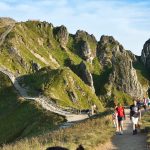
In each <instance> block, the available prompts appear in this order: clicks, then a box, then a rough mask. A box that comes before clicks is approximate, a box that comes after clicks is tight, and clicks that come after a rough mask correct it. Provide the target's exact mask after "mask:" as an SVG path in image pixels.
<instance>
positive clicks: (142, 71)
mask: <svg viewBox="0 0 150 150" xmlns="http://www.w3.org/2000/svg"><path fill="white" fill-rule="evenodd" d="M133 67H134V68H135V69H136V72H137V76H138V80H139V81H140V83H141V84H142V85H143V86H147V85H149V84H150V82H149V81H150V72H149V71H148V70H147V69H146V68H145V66H144V65H143V64H141V63H140V62H138V61H137V62H135V63H134V64H133Z"/></svg>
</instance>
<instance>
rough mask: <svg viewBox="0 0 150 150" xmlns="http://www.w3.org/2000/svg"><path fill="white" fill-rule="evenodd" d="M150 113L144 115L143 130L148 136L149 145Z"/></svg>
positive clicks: (149, 142)
mask: <svg viewBox="0 0 150 150" xmlns="http://www.w3.org/2000/svg"><path fill="white" fill-rule="evenodd" d="M149 116H150V112H149V111H148V112H146V113H144V115H143V117H142V129H144V131H145V132H146V134H147V140H146V142H147V144H148V145H150V118H149Z"/></svg>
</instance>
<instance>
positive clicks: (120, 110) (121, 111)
mask: <svg viewBox="0 0 150 150" xmlns="http://www.w3.org/2000/svg"><path fill="white" fill-rule="evenodd" d="M116 111H117V114H118V130H119V134H120V135H122V134H123V119H124V120H125V111H124V107H123V106H122V105H121V103H119V105H118V106H117V108H116Z"/></svg>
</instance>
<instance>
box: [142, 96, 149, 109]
mask: <svg viewBox="0 0 150 150" xmlns="http://www.w3.org/2000/svg"><path fill="white" fill-rule="evenodd" d="M147 104H148V102H147V98H146V97H145V96H144V98H143V107H144V110H145V111H146V109H147Z"/></svg>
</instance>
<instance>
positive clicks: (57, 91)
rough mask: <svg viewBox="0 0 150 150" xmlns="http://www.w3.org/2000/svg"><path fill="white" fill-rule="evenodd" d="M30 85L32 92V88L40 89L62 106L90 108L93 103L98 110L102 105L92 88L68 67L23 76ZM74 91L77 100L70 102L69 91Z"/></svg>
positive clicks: (46, 69)
mask: <svg viewBox="0 0 150 150" xmlns="http://www.w3.org/2000/svg"><path fill="white" fill-rule="evenodd" d="M23 82H25V83H26V85H27V86H30V87H31V89H30V91H31V92H32V94H34V93H35V92H34V89H37V90H38V89H40V90H41V91H43V93H44V94H45V95H47V96H49V97H51V98H52V99H53V100H55V101H56V102H57V103H59V104H61V105H63V106H71V107H76V108H80V109H85V108H90V106H91V104H92V103H95V104H96V105H97V106H98V107H99V109H100V110H102V109H103V106H102V104H101V102H100V101H99V99H98V98H97V96H96V95H95V94H94V92H93V91H92V89H91V88H90V87H89V86H87V85H85V84H84V82H83V81H82V80H81V79H80V78H79V77H78V76H77V75H76V74H74V73H73V72H72V71H71V70H70V69H69V68H62V69H57V70H50V69H48V68H45V69H42V70H40V71H39V72H38V73H37V74H31V75H29V76H24V81H23ZM71 92H73V93H75V95H76V97H77V102H72V101H71V99H70V97H69V93H71Z"/></svg>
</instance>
